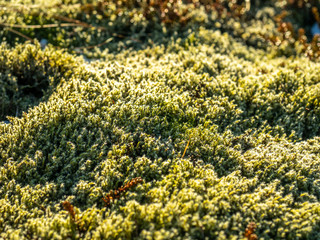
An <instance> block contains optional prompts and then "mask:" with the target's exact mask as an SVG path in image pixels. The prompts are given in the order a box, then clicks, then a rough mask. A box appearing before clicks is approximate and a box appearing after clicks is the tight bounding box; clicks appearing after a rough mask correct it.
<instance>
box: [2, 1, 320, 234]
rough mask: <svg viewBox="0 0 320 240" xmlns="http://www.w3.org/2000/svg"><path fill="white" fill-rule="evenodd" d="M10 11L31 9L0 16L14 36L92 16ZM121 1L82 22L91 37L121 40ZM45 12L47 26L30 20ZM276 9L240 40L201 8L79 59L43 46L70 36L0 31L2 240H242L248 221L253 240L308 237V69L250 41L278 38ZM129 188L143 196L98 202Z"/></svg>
mask: <svg viewBox="0 0 320 240" xmlns="http://www.w3.org/2000/svg"><path fill="white" fill-rule="evenodd" d="M14 2H15V4H18V5H19V4H23V3H22V2H24V6H25V8H20V9H21V11H29V12H27V13H25V12H23V13H21V12H17V11H13V10H12V9H16V8H14V4H13V3H6V4H9V5H8V6H7V9H9V10H10V9H11V10H12V12H11V13H10V11H7V12H5V13H4V12H3V11H4V10H0V11H2V12H1V18H2V20H3V19H7V21H9V20H10V21H17V22H10V23H12V24H22V23H26V24H38V23H39V22H40V21H42V20H41V19H51V20H52V19H55V18H52V15H54V14H58V13H59V11H60V13H59V14H62V13H61V11H62V12H63V11H65V13H68V14H69V15H68V16H69V17H70V18H71V17H74V18H76V17H78V18H79V21H80V20H81V21H84V19H82V18H81V17H83V15H81V14H84V15H85V16H87V17H88V18H90V17H93V15H91V14H90V11H89V10H90V9H89V5H88V4H89V3H85V2H84V1H40V0H37V1H30V3H29V2H27V1H21V3H19V1H14ZM34 2H36V3H34ZM101 2H102V1H101ZM142 2H144V1H142ZM256 2H258V1H256ZM129 3H131V2H130V1H128V5H127V6H122V7H123V8H125V9H127V12H125V13H126V14H127V15H126V14H123V15H120V17H118V18H115V19H113V21H111V20H110V19H109V18H111V19H112V18H113V17H112V16H107V17H106V18H101V19H102V20H101V19H100V22H99V21H98V20H99V18H98V16H99V11H97V10H93V11H97V13H98V14H96V15H95V17H96V18H97V19H98V20H92V19H91V20H90V24H92V25H94V24H96V25H99V26H101V24H102V22H103V21H105V22H108V21H109V22H113V23H114V24H115V25H116V26H118V25H119V26H122V27H123V28H124V29H125V26H126V25H125V24H124V23H122V22H121V21H122V20H121V19H122V17H123V18H125V17H131V18H133V19H135V18H134V16H140V15H139V14H138V15H134V14H133V15H130V13H136V12H139V11H140V10H141V8H139V7H141V6H140V5H139V6H135V5H134V3H135V1H132V4H133V5H130V4H129ZM2 4H5V3H4V2H3V1H2ZM10 4H11V5H10ZM32 4H40V6H39V7H38V8H36V7H35V6H34V5H32ZM50 4H52V6H51V5H50ZM59 4H60V5H59ZM76 4H78V5H79V6H78V8H75V7H74V5H76ZM86 4H87V5H86ZM272 4H274V5H272ZM47 5H48V6H49V5H50V6H51V7H52V8H51V10H50V11H48V13H47V14H49V16H51V18H50V17H48V18H46V15H43V16H42V15H41V14H39V9H40V10H41V9H42V8H41V7H43V6H47ZM278 5H281V1H277V2H276V3H274V2H273V1H270V2H269V1H266V5H263V6H260V5H259V6H258V7H259V9H260V12H258V13H257V14H260V15H261V18H259V16H258V17H256V20H255V22H254V24H255V25H254V24H253V25H252V26H251V25H248V28H247V35H244V33H241V32H240V33H239V32H237V31H238V30H239V29H240V30H239V31H242V30H241V29H242V28H238V25H237V21H236V20H234V18H226V19H224V18H219V19H222V20H221V21H223V23H224V24H226V25H224V26H225V28H224V29H218V28H217V27H215V26H212V27H211V26H210V24H209V23H210V21H212V19H211V20H210V19H209V20H208V19H207V20H203V18H205V19H206V18H209V17H212V18H214V16H213V15H208V12H207V11H205V9H204V7H199V8H198V9H193V10H192V11H190V13H189V14H190V15H191V16H192V18H191V17H190V19H191V20H190V22H188V23H186V24H185V25H184V26H180V25H179V24H184V23H181V22H180V23H179V24H178V23H177V26H175V25H174V24H173V25H172V24H171V25H170V26H168V23H166V22H162V23H158V22H157V20H154V19H147V18H146V19H143V15H141V16H140V17H141V18H142V19H136V21H137V22H136V24H137V26H144V25H143V24H147V25H145V28H144V29H143V30H141V29H140V30H141V32H140V33H141V34H142V33H143V34H145V33H146V31H147V30H146V29H149V27H150V26H153V25H154V26H156V27H155V29H154V31H152V32H150V38H146V39H145V40H143V39H140V40H139V41H141V42H135V40H134V39H135V38H136V35H133V37H131V38H132V39H131V40H130V37H126V38H125V39H120V37H119V36H118V38H119V39H113V40H112V41H109V42H108V43H107V44H106V45H105V46H104V47H101V48H97V47H96V48H94V49H91V48H85V51H81V52H77V51H75V49H74V47H76V46H77V45H72V44H73V43H74V42H72V41H73V40H74V41H76V42H77V43H78V46H80V44H81V43H82V42H81V41H78V40H77V39H73V40H72V41H71V40H70V39H71V38H65V40H64V44H66V45H65V46H67V47H68V49H60V48H61V47H62V45H60V44H58V45H59V46H57V45H55V44H54V43H55V42H54V41H55V40H54V38H55V37H58V35H56V34H57V33H61V34H62V35H63V34H70V32H71V30H72V29H74V28H70V29H69V30H70V32H69V30H68V28H67V30H66V31H63V29H64V28H53V29H50V30H49V29H42V31H40V30H39V32H36V29H29V30H28V29H24V30H23V29H22V30H21V33H22V32H23V31H26V32H23V34H27V33H28V32H27V31H30V32H29V34H30V36H32V37H35V38H37V39H38V40H39V41H40V40H41V38H46V39H48V40H49V42H50V43H51V44H52V45H49V46H47V47H46V48H45V49H42V48H41V46H40V44H39V43H38V40H36V39H34V40H33V42H26V43H21V44H20V43H18V42H19V41H21V39H13V38H12V37H13V36H12V35H9V33H8V32H6V31H7V30H8V29H7V28H3V29H2V30H3V31H2V32H1V33H0V34H2V35H1V36H2V37H3V38H6V39H7V40H6V42H7V43H3V44H2V45H1V46H0V107H1V109H0V117H1V120H5V119H7V120H9V121H2V122H0V239H244V232H245V229H246V226H247V225H248V223H250V222H255V223H256V225H257V229H256V234H257V235H258V237H259V239H319V238H320V227H319V226H320V205H319V201H320V155H319V152H320V138H319V134H320V127H319V126H320V108H319V98H320V85H319V84H320V64H319V63H318V62H316V61H310V60H309V59H308V58H305V57H304V56H303V54H300V52H299V49H298V47H297V46H295V44H293V45H287V46H285V44H284V45H282V46H280V47H277V48H276V47H274V46H272V45H270V44H268V42H267V41H265V40H263V39H260V40H259V39H257V36H259V34H258V33H261V32H263V31H268V27H270V28H271V29H273V30H274V31H276V30H275V29H274V28H275V22H274V21H273V20H272V18H271V17H270V16H269V15H270V14H271V15H274V14H276V13H277V11H278V8H277V7H279V6H278ZM72 6H73V7H72ZM81 6H82V8H81ZM83 6H86V7H87V8H86V9H84V8H83ZM108 6H109V8H106V9H109V10H108V11H110V12H111V13H112V11H111V10H112V9H113V11H116V9H117V8H116V7H115V6H114V7H112V6H113V5H112V4H110V5H108ZM184 6H185V5H183V4H182V7H181V9H183V7H184ZM19 7H21V6H19ZM119 8H120V7H119V6H118V9H119ZM35 9H37V10H35ZM79 9H80V10H81V11H80V10H79ZM110 9H111V10H110ZM55 11H56V12H58V13H56V12H55ZM77 11H78V12H77ZM181 11H182V10H181ZM40 12H41V11H40ZM273 12H274V13H273ZM9 13H10V14H22V15H21V16H23V17H24V18H21V19H20V18H17V17H16V15H10V14H9ZM32 13H33V14H32ZM111 13H110V14H111ZM6 14H7V15H6ZM50 14H51V15H50ZM72 14H74V15H72ZM212 14H213V13H212ZM10 16H14V17H10ZM28 16H29V18H28ZM148 16H149V15H148ZM108 17H109V18H108ZM149 17H150V16H149ZM216 18H217V17H216ZM19 21H20V22H19ZM52 21H55V20H52ZM95 21H98V22H95ZM201 21H205V22H206V24H203V26H200V25H197V24H199V23H201ZM239 21H240V20H239ZM241 21H242V20H241ZM251 21H253V20H251ZM88 22H89V20H88ZM217 23H218V22H217ZM244 23H245V21H244V22H241V24H244ZM263 23H265V24H264V25H263ZM42 24H46V22H45V21H44V23H42ZM134 24H135V23H134V22H132V25H130V26H131V27H132V28H133V27H134V26H135V25H134ZM148 24H149V25H150V26H149V25H148ZM152 24H153V25H152ZM188 24H189V25H188ZM247 24H248V23H247ZM104 26H105V25H104ZM179 26H180V27H179ZM195 26H197V27H195ZM137 29H138V28H134V29H133V30H132V29H131V30H130V31H132V32H135V31H136V34H138V32H139V31H140V30H139V31H138V30H137ZM175 29H178V30H179V31H178V30H175ZM230 29H231V30H232V31H233V32H232V31H231V30H230ZM89 30H90V31H96V30H97V29H94V28H89V29H88V31H89ZM149 30H150V29H149ZM149 30H148V31H149ZM52 31H56V32H55V33H54V34H52V33H50V32H52ZM108 31H110V33H111V36H112V31H115V30H114V29H113V28H110V29H109V30H108ZM132 32H131V33H132ZM11 33H12V32H11ZM39 34H40V35H39ZM41 34H42V35H41ZM50 34H52V35H50ZM77 34H80V35H81V34H84V35H83V36H86V38H87V35H86V34H88V32H86V31H83V32H80V31H79V32H77V31H76V30H75V36H78V35H77ZM80 35H79V36H80ZM63 36H64V37H66V36H67V35H63ZM161 36H162V37H161ZM168 36H169V37H168ZM105 37H106V35H101V38H105ZM92 39H94V40H92V41H98V40H99V38H98V37H97V36H96V35H94V36H92ZM69 40H70V42H68V41H69ZM130 41H131V42H130ZM153 41H154V42H153ZM89 42H90V41H89ZM68 44H69V45H68ZM295 47H297V48H295ZM126 48H127V49H126ZM79 53H81V54H85V55H86V56H87V57H95V58H96V59H94V60H93V61H91V62H87V61H85V60H83V58H82V57H81V56H79ZM285 53H287V54H285ZM16 115H17V116H16ZM185 150H186V151H185ZM184 152H185V153H184ZM136 177H141V178H142V179H143V183H141V184H138V185H137V186H136V187H135V188H132V189H130V190H129V191H127V192H125V193H124V194H123V195H121V197H120V198H119V199H115V200H114V201H112V202H111V204H110V206H105V203H104V201H103V200H102V197H103V196H104V195H106V194H108V193H109V192H110V191H111V190H115V189H118V188H119V187H120V186H123V185H124V184H126V183H128V182H129V181H130V180H131V179H133V178H136ZM63 201H69V202H70V203H71V204H72V205H73V206H74V211H75V220H73V218H72V216H71V215H69V214H68V212H67V211H66V210H65V209H64V207H63V205H62V202H63Z"/></svg>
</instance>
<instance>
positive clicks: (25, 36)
mask: <svg viewBox="0 0 320 240" xmlns="http://www.w3.org/2000/svg"><path fill="white" fill-rule="evenodd" d="M7 30H8V31H10V32H13V33H15V34H17V35H19V36H20V37H23V38H25V39H27V40H29V41H31V42H33V39H32V38H30V37H28V36H27V35H24V34H23V33H21V32H18V31H16V30H14V29H12V28H7Z"/></svg>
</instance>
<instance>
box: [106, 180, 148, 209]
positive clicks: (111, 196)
mask: <svg viewBox="0 0 320 240" xmlns="http://www.w3.org/2000/svg"><path fill="white" fill-rule="evenodd" d="M141 182H143V180H142V178H141V177H137V178H133V179H131V180H130V181H129V182H128V183H127V184H126V185H124V186H123V187H119V188H118V189H116V190H111V191H110V192H109V193H108V194H107V195H106V196H104V197H102V200H103V201H104V202H105V204H106V206H107V207H109V206H110V205H111V200H114V199H119V198H120V196H121V194H123V193H125V192H127V191H128V190H130V189H131V188H134V187H135V186H136V185H138V184H139V183H141Z"/></svg>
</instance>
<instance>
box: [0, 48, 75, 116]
mask: <svg viewBox="0 0 320 240" xmlns="http://www.w3.org/2000/svg"><path fill="white" fill-rule="evenodd" d="M75 67H76V60H75V59H74V57H71V56H70V55H68V54H66V53H64V52H63V51H56V50H53V49H51V48H50V47H48V48H46V49H45V50H44V51H42V50H41V48H40V44H39V43H38V42H35V44H28V43H26V44H23V45H17V46H16V47H14V48H9V46H8V45H7V44H6V43H3V44H1V46H0V120H5V119H6V117H7V116H15V117H20V116H21V115H22V112H24V111H27V110H28V108H30V107H33V106H36V105H38V104H39V102H41V101H46V100H47V99H48V98H49V97H50V95H51V94H52V92H53V91H54V89H55V87H56V86H57V85H58V84H59V83H60V81H61V79H62V78H67V77H68V76H70V75H71V74H72V69H73V68H75Z"/></svg>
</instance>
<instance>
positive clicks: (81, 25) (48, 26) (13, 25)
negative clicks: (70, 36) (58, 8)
mask: <svg viewBox="0 0 320 240" xmlns="http://www.w3.org/2000/svg"><path fill="white" fill-rule="evenodd" d="M0 26H1V27H10V28H28V29H30V28H31V29H41V28H56V27H84V28H96V29H103V30H105V28H104V27H94V26H92V25H89V24H83V23H52V24H43V25H21V24H7V23H0Z"/></svg>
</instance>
